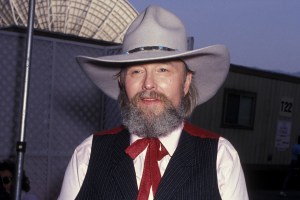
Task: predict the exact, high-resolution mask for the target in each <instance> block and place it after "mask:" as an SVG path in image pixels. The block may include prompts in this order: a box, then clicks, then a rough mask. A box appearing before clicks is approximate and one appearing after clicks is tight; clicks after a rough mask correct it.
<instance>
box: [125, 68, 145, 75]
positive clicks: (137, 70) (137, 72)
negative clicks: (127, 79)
mask: <svg viewBox="0 0 300 200" xmlns="http://www.w3.org/2000/svg"><path fill="white" fill-rule="evenodd" d="M143 73H144V70H143V68H141V67H131V68H129V69H128V70H127V75H128V76H133V77H136V76H139V75H141V74H143Z"/></svg>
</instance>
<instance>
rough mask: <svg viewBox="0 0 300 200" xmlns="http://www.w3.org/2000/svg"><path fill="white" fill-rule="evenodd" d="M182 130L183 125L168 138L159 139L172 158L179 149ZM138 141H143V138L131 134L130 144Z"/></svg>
mask: <svg viewBox="0 0 300 200" xmlns="http://www.w3.org/2000/svg"><path fill="white" fill-rule="evenodd" d="M182 129H183V123H182V124H181V125H180V126H179V127H178V128H176V129H175V130H174V131H172V132H171V133H170V134H168V135H167V136H165V137H160V138H159V140H160V142H161V143H162V144H163V145H164V147H165V148H166V149H167V151H168V153H169V155H170V156H172V155H173V154H174V152H175V150H176V148H177V145H178V142H179V138H180V135H181V132H182ZM138 139H142V138H141V137H139V136H137V135H134V134H130V144H132V143H134V142H135V141H136V140H138Z"/></svg>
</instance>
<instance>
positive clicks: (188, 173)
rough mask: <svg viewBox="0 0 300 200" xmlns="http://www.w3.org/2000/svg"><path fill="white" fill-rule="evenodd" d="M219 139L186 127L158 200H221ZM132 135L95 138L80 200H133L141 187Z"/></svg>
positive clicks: (112, 132)
mask: <svg viewBox="0 0 300 200" xmlns="http://www.w3.org/2000/svg"><path fill="white" fill-rule="evenodd" d="M218 138H219V136H218V135H216V134H214V133H211V132H208V131H205V130H202V129H199V128H196V127H194V126H193V125H191V124H189V123H185V125H184V129H183V131H182V134H181V136H180V139H179V143H178V147H177V149H176V151H175V152H174V154H173V156H172V158H171V160H170V162H169V164H168V167H167V169H166V171H165V173H164V175H163V177H162V179H161V182H160V184H159V187H158V190H157V194H156V197H155V199H156V200H168V199H170V200H171V199H172V200H173V199H182V200H183V199H185V200H193V199H195V200H220V199H221V197H220V193H219V189H218V181H217V172H216V161H217V149H218ZM129 144H130V134H129V132H128V131H127V130H126V129H124V128H123V127H118V128H115V129H112V130H110V131H105V132H100V133H97V134H95V135H94V137H93V143H92V150H91V157H90V161H89V166H88V170H87V174H86V176H85V179H84V182H83V185H82V187H81V189H80V191H79V194H78V196H77V197H76V199H77V200H98V199H105V200H113V199H115V200H121V199H126V200H134V199H136V198H137V194H138V187H137V182H136V176H135V171H134V165H133V161H132V159H131V158H130V157H129V156H127V155H126V154H125V151H124V150H125V149H126V148H127V147H128V146H129Z"/></svg>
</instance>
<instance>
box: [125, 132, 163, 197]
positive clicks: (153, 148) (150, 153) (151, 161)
mask: <svg viewBox="0 0 300 200" xmlns="http://www.w3.org/2000/svg"><path fill="white" fill-rule="evenodd" d="M147 147H148V148H147ZM146 148H147V151H146V157H145V161H144V170H143V175H142V180H141V184H140V188H139V194H138V198H137V199H138V200H147V199H148V197H149V193H150V188H151V187H152V191H153V195H154V196H155V194H156V191H157V188H158V184H159V181H160V179H161V175H160V171H159V167H158V161H160V160H161V159H162V158H163V157H164V156H166V155H167V154H168V151H167V149H166V148H165V147H164V146H163V145H162V144H161V142H160V141H159V139H157V138H143V139H139V140H137V141H135V142H134V143H132V144H131V145H130V146H129V147H127V148H126V150H125V152H126V153H127V154H128V155H129V156H130V157H131V158H132V159H133V160H134V159H135V158H136V157H137V156H138V155H139V154H140V153H142V152H143V151H144V150H145V149H146Z"/></svg>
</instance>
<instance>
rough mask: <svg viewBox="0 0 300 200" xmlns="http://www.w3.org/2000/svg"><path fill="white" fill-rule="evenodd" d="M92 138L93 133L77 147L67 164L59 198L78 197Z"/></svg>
mask: <svg viewBox="0 0 300 200" xmlns="http://www.w3.org/2000/svg"><path fill="white" fill-rule="evenodd" d="M92 140H93V136H92V135H91V136H90V137H88V138H87V139H86V140H84V141H83V142H82V143H81V144H80V145H79V146H78V147H77V148H76V149H75V151H74V153H73V155H72V157H71V160H70V162H69V164H68V166H67V169H66V172H65V176H64V180H63V184H62V188H61V191H60V195H59V197H58V200H73V199H75V198H76V196H77V194H78V192H79V190H80V188H81V185H82V183H83V180H84V177H85V175H86V172H87V167H88V163H89V159H90V154H91V146H92Z"/></svg>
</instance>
